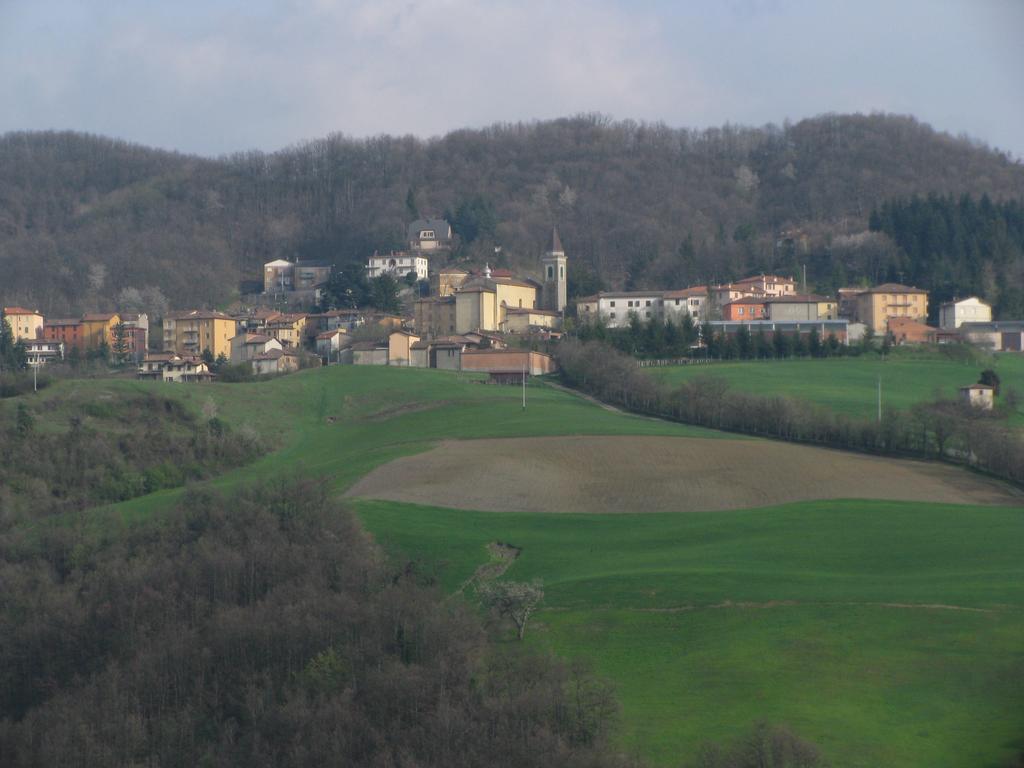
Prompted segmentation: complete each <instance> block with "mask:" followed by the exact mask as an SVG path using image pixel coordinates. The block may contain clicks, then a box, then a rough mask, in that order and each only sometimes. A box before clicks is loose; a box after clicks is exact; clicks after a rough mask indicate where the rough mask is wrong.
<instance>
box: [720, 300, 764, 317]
mask: <svg viewBox="0 0 1024 768" xmlns="http://www.w3.org/2000/svg"><path fill="white" fill-rule="evenodd" d="M764 302H765V300H764V299H763V298H759V297H755V296H744V297H741V298H739V299H733V300H732V301H730V302H729V303H728V304H726V305H724V306H723V307H722V319H723V320H726V321H734V322H736V321H738V322H744V323H745V322H750V321H751V320H764V318H765V303H764Z"/></svg>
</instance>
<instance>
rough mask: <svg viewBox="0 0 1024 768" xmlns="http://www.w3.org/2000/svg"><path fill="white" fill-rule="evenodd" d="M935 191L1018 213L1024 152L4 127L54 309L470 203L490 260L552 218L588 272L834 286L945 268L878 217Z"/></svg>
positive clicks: (33, 293) (592, 120)
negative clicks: (233, 139)
mask: <svg viewBox="0 0 1024 768" xmlns="http://www.w3.org/2000/svg"><path fill="white" fill-rule="evenodd" d="M928 194H936V195H942V196H952V197H953V198H955V199H956V198H960V196H962V195H965V194H966V195H971V196H973V197H974V198H976V199H979V200H980V199H981V198H982V197H983V196H988V198H990V199H991V200H992V201H997V202H998V201H1009V203H1010V204H1011V206H1015V207H1013V208H1012V210H1011V213H1010V214H1008V215H1011V216H1016V215H1017V214H1018V213H1019V212H1020V201H1021V200H1024V165H1022V164H1021V163H1020V162H1017V161H1014V160H1012V159H1011V158H1010V157H1009V156H1008V155H1006V154H1004V153H1001V152H999V151H996V150H992V149H990V148H988V147H986V146H984V145H981V144H979V143H977V142H974V141H971V140H969V139H966V138H954V137H951V136H949V135H948V134H944V133H939V132H936V131H934V130H932V129H931V128H930V127H928V126H927V125H924V124H921V123H919V122H917V121H916V120H914V119H913V118H911V117H904V116H893V115H871V116H864V115H826V116H821V117H818V118H814V119H808V120H803V121H800V122H799V123H795V124H792V125H788V124H787V125H785V126H781V127H778V126H766V127H762V128H746V127H739V126H731V125H727V126H724V127H722V128H717V129H712V130H702V131H690V130H686V129H673V128H668V127H666V126H664V125H657V124H654V125H645V124H637V123H634V122H631V121H625V122H613V121H611V120H609V119H607V118H605V117H602V116H600V115H582V116H577V117H573V118H567V119H562V120H555V121H549V122H539V123H530V124H511V125H496V126H493V127H490V128H486V129H482V130H461V131H455V132H453V133H450V134H448V135H446V136H444V137H442V138H438V139H432V140H420V139H416V138H413V137H391V136H380V137H375V138H371V139H358V140H357V139H349V138H345V137H343V136H331V137H328V138H325V139H321V140H316V141H311V142H308V143H305V144H302V145H298V146H295V147H290V148H287V149H284V150H281V151H279V152H275V153H272V154H266V153H260V152H248V153H240V154H237V155H233V156H230V157H224V158H220V159H216V160H211V159H205V158H199V157H194V156H188V155H182V154H176V153H170V152H165V151H160V150H155V149H150V148H147V147H143V146H138V145H133V144H128V143H124V142H120V141H115V140H111V139H106V138H102V137H96V136H89V135H83V134H76V133H69V132H63V133H53V132H46V133H10V134H6V135H4V136H2V137H0V269H2V274H3V278H2V280H0V296H2V298H3V301H4V302H7V303H24V304H29V305H32V306H35V307H38V308H39V309H41V310H42V311H44V312H45V313H47V314H61V313H64V312H78V311H82V310H85V309H109V308H114V307H116V306H117V305H118V304H119V303H120V302H122V301H123V299H124V298H125V296H126V295H128V296H132V295H134V296H135V298H138V295H140V294H141V295H142V296H143V297H144V300H145V301H147V302H149V303H151V304H153V305H155V306H153V307H151V309H153V310H157V311H158V310H159V308H160V307H159V305H160V303H161V302H162V301H163V300H164V299H166V304H169V305H170V306H173V307H183V306H211V305H221V304H224V303H226V302H228V301H230V299H231V298H232V297H233V295H235V293H236V292H237V288H238V283H239V281H240V280H244V279H256V278H258V277H259V275H260V270H259V268H260V265H261V264H262V263H263V262H265V261H268V260H271V259H274V258H280V257H284V258H294V257H302V258H316V259H330V260H332V261H334V263H336V264H338V265H339V266H341V265H348V264H350V263H352V262H362V261H365V258H366V257H367V256H368V255H370V254H371V253H372V252H373V251H374V250H385V249H389V248H394V249H398V248H401V247H402V246H403V239H404V226H405V224H406V223H407V222H408V221H409V220H410V219H411V218H413V215H414V214H415V213H420V214H448V215H450V216H451V217H452V218H453V220H454V221H453V223H454V224H455V225H456V230H457V231H458V232H460V234H461V238H460V244H459V247H458V249H457V251H456V254H455V258H458V259H463V260H471V261H476V262H479V263H482V262H483V261H484V260H490V261H492V263H493V262H494V260H495V250H494V248H495V246H497V245H500V246H501V248H502V250H501V252H500V254H498V263H499V265H501V266H505V265H508V266H514V267H518V268H520V269H524V270H530V269H536V263H537V256H538V254H539V253H540V252H541V250H542V249H543V244H544V239H545V237H546V236H547V235H548V233H549V228H550V226H551V224H552V223H557V224H558V226H559V228H560V231H561V233H562V239H563V241H564V242H565V244H566V248H567V250H568V251H569V252H570V256H571V259H572V260H571V269H570V274H571V278H572V283H573V286H572V287H575V288H576V290H577V291H580V292H585V291H589V290H593V289H595V288H598V287H601V286H607V287H634V286H635V287H645V286H655V285H661V286H665V285H669V286H679V285H684V284H688V283H696V282H704V281H720V280H727V279H729V278H732V277H737V276H739V275H740V274H741V273H744V272H749V271H753V270H779V271H784V272H788V273H793V272H796V271H797V270H798V269H799V268H800V267H801V266H802V265H804V264H806V266H807V269H808V277H809V281H810V282H812V283H815V284H818V285H819V286H825V287H827V286H828V285H832V284H835V283H837V282H839V283H841V282H845V281H847V280H849V281H856V280H859V279H867V280H883V279H900V278H902V279H905V280H906V281H907V282H911V281H912V280H918V281H919V282H926V281H927V279H928V276H929V271H928V270H929V269H930V268H927V267H926V266H921V265H919V264H915V263H910V262H907V260H906V256H905V254H903V255H901V254H900V249H899V247H898V246H897V245H896V244H895V243H894V242H893V241H892V240H890V239H889V238H888V237H887V236H886V235H883V234H881V233H868V232H867V229H868V223H869V218H870V215H871V212H872V210H873V209H875V208H876V207H879V206H880V205H881V204H882V203H883V202H886V201H890V200H893V199H899V198H907V197H910V196H912V195H928ZM1010 240H1011V241H1012V242H1015V241H1013V238H1012V237H1011V238H1010ZM1008 248H1009V250H1007V251H1006V252H1005V253H1002V254H1000V255H993V254H991V253H985V252H980V253H974V254H973V255H972V256H971V258H972V259H978V260H980V262H984V264H986V265H987V266H986V269H987V272H986V273H985V274H986V277H985V280H987V281H988V282H985V280H982V278H981V277H978V278H977V285H978V286H979V287H978V288H977V290H981V291H984V290H985V286H986V285H989V284H991V285H992V286H993V287H992V291H994V292H997V291H998V290H999V287H998V286H999V285H1001V284H1008V283H1013V282H1014V281H1017V282H1019V281H1020V280H1021V279H1024V253H1022V252H1021V249H1020V248H1018V247H1017V246H1016V245H1012V247H1011V246H1008ZM984 250H985V248H982V251H984ZM954 266H955V265H954ZM904 271H906V272H907V274H903V273H904ZM972 273H977V274H979V275H980V274H981V270H979V269H973V271H972ZM812 287H813V286H812ZM924 287H930V286H928V285H924ZM970 287H973V286H965V289H966V288H970ZM130 289H136V291H137V292H138V293H137V294H133V293H132V292H131V291H130ZM126 290H128V291H129V293H128V294H126V293H125V291H126ZM989 298H990V299H992V300H994V301H998V299H999V297H998V296H990V297H989Z"/></svg>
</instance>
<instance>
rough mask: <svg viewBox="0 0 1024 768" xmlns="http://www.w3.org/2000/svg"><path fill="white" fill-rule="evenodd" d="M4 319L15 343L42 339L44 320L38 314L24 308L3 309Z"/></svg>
mask: <svg viewBox="0 0 1024 768" xmlns="http://www.w3.org/2000/svg"><path fill="white" fill-rule="evenodd" d="M4 317H5V318H6V319H7V324H8V325H9V326H10V327H11V333H12V334H13V335H14V341H15V343H17V342H19V341H28V340H29V339H41V338H43V325H44V318H43V316H42V314H41V313H40V312H38V311H36V310H33V309H25V308H24V307H4Z"/></svg>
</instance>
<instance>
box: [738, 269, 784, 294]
mask: <svg viewBox="0 0 1024 768" xmlns="http://www.w3.org/2000/svg"><path fill="white" fill-rule="evenodd" d="M733 286H734V287H735V288H736V289H738V290H740V291H743V292H744V295H746V296H765V297H768V298H778V297H780V296H792V295H794V294H795V293H796V283H795V282H794V281H793V278H791V277H780V276H779V275H766V274H763V273H762V274H760V275H754V276H753V277H746V278H744V279H742V280H737V281H736V282H734V283H733Z"/></svg>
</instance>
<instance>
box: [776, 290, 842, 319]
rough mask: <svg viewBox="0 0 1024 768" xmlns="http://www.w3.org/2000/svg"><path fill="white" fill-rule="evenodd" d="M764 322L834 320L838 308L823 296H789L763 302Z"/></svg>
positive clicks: (833, 301) (832, 301)
mask: <svg viewBox="0 0 1024 768" xmlns="http://www.w3.org/2000/svg"><path fill="white" fill-rule="evenodd" d="M764 305H765V319H766V320H781V321H787V320H835V319H836V318H837V317H838V316H839V306H838V304H837V302H836V301H835V299H829V298H826V297H825V296H814V295H801V294H796V293H794V294H791V295H788V296H775V297H771V298H767V299H765V300H764Z"/></svg>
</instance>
